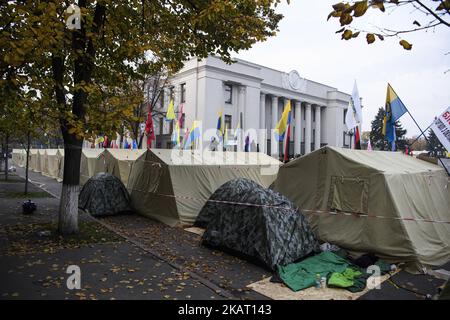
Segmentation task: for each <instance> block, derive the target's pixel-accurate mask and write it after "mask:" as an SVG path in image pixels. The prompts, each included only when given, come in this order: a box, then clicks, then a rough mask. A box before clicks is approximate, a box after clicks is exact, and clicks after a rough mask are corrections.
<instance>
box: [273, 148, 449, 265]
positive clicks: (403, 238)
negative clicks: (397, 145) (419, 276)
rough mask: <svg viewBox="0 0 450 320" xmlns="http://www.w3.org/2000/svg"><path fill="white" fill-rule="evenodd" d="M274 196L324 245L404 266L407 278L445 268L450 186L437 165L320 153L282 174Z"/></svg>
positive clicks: (362, 153) (373, 154) (386, 155)
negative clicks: (297, 212) (301, 216)
mask: <svg viewBox="0 0 450 320" xmlns="http://www.w3.org/2000/svg"><path fill="white" fill-rule="evenodd" d="M274 190H275V191H278V192H280V193H282V194H283V195H285V196H286V197H287V198H288V199H289V200H291V201H293V202H294V203H295V204H296V205H297V206H298V207H299V208H300V210H302V211H303V212H305V214H306V216H307V218H308V221H309V223H310V225H311V227H312V228H313V230H314V231H315V233H316V235H317V237H318V238H319V239H320V240H322V241H326V242H330V243H333V244H336V245H338V246H340V247H343V248H345V249H347V250H350V251H353V252H355V253H365V252H370V253H374V254H376V255H378V256H379V257H381V258H383V259H385V260H388V261H389V260H390V261H392V262H400V261H402V262H408V263H409V266H410V270H411V271H418V270H419V268H420V267H421V266H424V265H425V266H429V265H431V266H439V265H442V264H444V263H446V262H447V261H449V260H450V224H449V223H448V222H449V221H450V179H449V177H448V176H447V174H446V173H445V171H444V169H443V168H442V167H439V166H437V165H434V164H431V163H428V162H426V161H422V160H418V159H416V158H414V157H411V156H407V155H404V154H402V153H399V152H386V151H366V150H350V149H343V148H337V147H324V148H321V149H319V150H316V151H314V152H312V153H310V154H308V155H306V156H303V157H300V158H298V159H295V160H293V161H291V162H289V163H287V164H285V165H284V166H282V167H281V168H280V171H279V173H278V177H277V179H276V181H275V183H274ZM339 213H340V214H339ZM369 216H370V217H369Z"/></svg>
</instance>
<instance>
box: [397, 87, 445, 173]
mask: <svg viewBox="0 0 450 320" xmlns="http://www.w3.org/2000/svg"><path fill="white" fill-rule="evenodd" d="M390 87H391V89H392V91H393V92H394V93H395V95H396V96H397V99H398V100H400V102H401V103H402V104H403V106H404V107H405V109H406V112H408V114H409V116H410V117H411V119H413V121H414V123H415V124H416V126H417V128H419V130H420V133H421V135H423V137H424V138H425V140H427V142H428V143H430V141H429V140H428V138H427V136H426V135H425V132H424V131H423V130H422V128H421V127H420V126H419V124H418V123H417V121H416V119H414V117H413V116H412V114H411V112H409V109H408V107H406V105H405V104H404V103H403V101H402V99H400V97H399V95H398V94H397V92H395V90H394V88H392V86H390ZM430 126H431V125H430ZM430 126H428V128H429V127H430ZM394 130H395V124H394ZM437 158H438V160H439V162H440V163H441V164H442V167H443V168H444V170H445V172H447V175H449V176H450V172H448V170H447V167H446V166H445V165H444V162H443V161H442V159H441V158H439V157H437Z"/></svg>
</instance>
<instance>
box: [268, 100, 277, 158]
mask: <svg viewBox="0 0 450 320" xmlns="http://www.w3.org/2000/svg"><path fill="white" fill-rule="evenodd" d="M277 123H278V97H277V96H272V124H271V128H270V153H271V156H274V157H275V158H278V141H276V138H275V135H274V134H273V132H274V130H275V127H276V125H277Z"/></svg>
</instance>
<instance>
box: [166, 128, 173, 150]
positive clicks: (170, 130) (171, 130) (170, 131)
mask: <svg viewBox="0 0 450 320" xmlns="http://www.w3.org/2000/svg"><path fill="white" fill-rule="evenodd" d="M169 126H170V127H169V133H170V134H172V133H173V121H170V123H169ZM167 149H171V148H167Z"/></svg>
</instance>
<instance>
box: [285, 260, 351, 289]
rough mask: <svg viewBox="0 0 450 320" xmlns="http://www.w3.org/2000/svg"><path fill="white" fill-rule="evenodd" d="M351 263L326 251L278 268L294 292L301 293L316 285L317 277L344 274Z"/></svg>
mask: <svg viewBox="0 0 450 320" xmlns="http://www.w3.org/2000/svg"><path fill="white" fill-rule="evenodd" d="M349 266H350V263H349V262H348V261H347V260H346V259H344V258H342V257H340V256H338V255H337V254H335V253H333V252H330V251H326V252H322V253H320V254H318V255H315V256H312V257H309V258H306V259H304V260H303V261H301V262H298V263H291V264H288V265H286V266H280V267H278V275H279V276H280V278H281V279H282V280H283V282H284V283H285V284H286V285H287V286H288V287H289V288H291V289H292V290H293V291H299V290H302V289H306V288H309V287H313V286H315V285H316V280H317V275H319V276H320V277H327V276H328V275H330V274H331V273H333V272H339V273H341V272H344V271H345V269H347V268H348V267H349Z"/></svg>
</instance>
